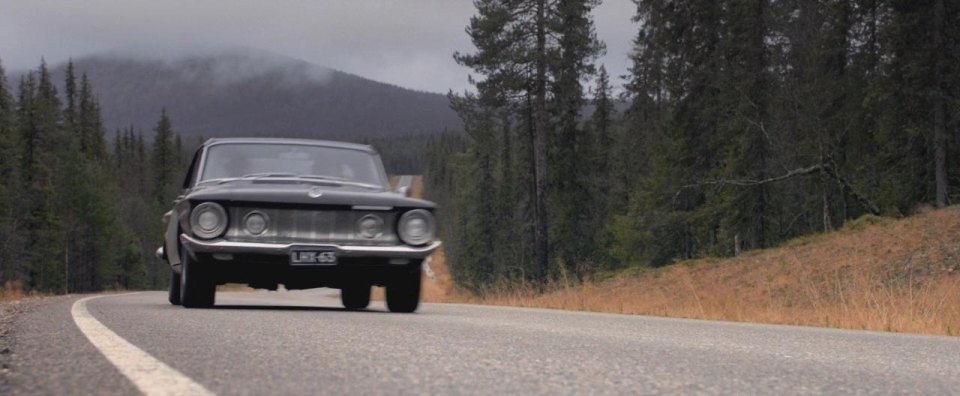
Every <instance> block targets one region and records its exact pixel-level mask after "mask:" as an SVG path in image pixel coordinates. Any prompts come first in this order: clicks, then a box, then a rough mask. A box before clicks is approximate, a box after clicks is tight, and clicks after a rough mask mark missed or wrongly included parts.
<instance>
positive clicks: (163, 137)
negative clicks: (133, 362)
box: [0, 62, 184, 293]
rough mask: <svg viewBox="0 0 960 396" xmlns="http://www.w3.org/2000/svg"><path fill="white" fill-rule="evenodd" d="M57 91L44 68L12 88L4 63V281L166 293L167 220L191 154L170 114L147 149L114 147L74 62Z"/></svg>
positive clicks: (134, 138) (0, 187)
mask: <svg viewBox="0 0 960 396" xmlns="http://www.w3.org/2000/svg"><path fill="white" fill-rule="evenodd" d="M63 86H64V92H63V94H62V95H60V94H58V90H57V87H56V84H55V82H54V81H52V80H51V74H50V72H49V70H48V69H47V66H46V64H45V63H42V64H41V65H40V67H39V69H37V70H35V71H32V72H30V73H28V74H26V75H25V76H23V77H22V78H21V80H20V81H19V85H18V88H17V89H16V90H15V92H16V96H14V94H13V92H14V90H12V89H11V87H10V85H9V84H8V82H7V81H6V75H5V73H4V72H3V69H2V67H0V283H3V284H7V285H9V284H11V283H8V282H17V283H19V284H21V285H22V287H24V288H26V289H28V290H36V291H41V292H53V293H67V292H70V293H72V292H86V291H96V290H104V289H120V288H123V289H141V288H155V287H160V286H161V285H162V284H164V282H166V280H167V278H168V275H169V274H168V271H169V269H167V268H165V267H164V266H163V265H162V264H161V263H160V262H159V261H158V260H156V259H155V258H153V250H154V249H155V248H156V246H158V244H159V241H160V238H161V232H162V230H161V229H160V228H161V227H160V218H161V216H162V213H164V211H166V210H168V209H169V206H170V202H171V200H172V199H173V197H174V196H175V195H176V191H177V185H178V180H176V178H179V177H180V176H181V174H182V168H183V163H184V155H183V154H182V153H183V149H182V147H181V146H182V144H181V142H180V138H179V135H174V133H173V131H172V129H171V125H170V121H169V119H168V117H167V115H166V113H165V112H162V114H161V118H160V121H159V122H158V124H157V128H156V130H155V138H154V141H153V143H152V144H151V145H150V146H149V148H148V146H147V144H146V143H145V142H144V138H143V135H142V133H139V132H134V131H133V129H132V128H130V129H128V130H125V131H122V132H121V131H117V132H116V137H115V139H114V145H113V148H112V150H111V149H110V148H108V144H107V140H106V138H105V133H106V131H105V128H104V125H103V122H102V118H101V111H100V105H99V100H98V98H97V97H96V96H95V95H94V94H93V92H94V90H93V87H92V84H91V82H90V81H89V79H88V78H87V76H86V74H83V75H82V76H81V77H80V78H79V81H78V79H77V76H76V74H75V72H74V67H73V64H72V62H71V63H70V64H69V65H68V67H67V72H66V79H65V81H64V85H63Z"/></svg>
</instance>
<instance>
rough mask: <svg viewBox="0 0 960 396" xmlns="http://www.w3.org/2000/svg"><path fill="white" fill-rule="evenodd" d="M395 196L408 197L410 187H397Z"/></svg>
mask: <svg viewBox="0 0 960 396" xmlns="http://www.w3.org/2000/svg"><path fill="white" fill-rule="evenodd" d="M397 194H400V195H403V196H404V197H409V196H410V186H403V187H397Z"/></svg>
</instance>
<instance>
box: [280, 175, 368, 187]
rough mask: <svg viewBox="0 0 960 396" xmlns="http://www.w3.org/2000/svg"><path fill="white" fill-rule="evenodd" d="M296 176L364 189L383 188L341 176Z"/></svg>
mask: <svg viewBox="0 0 960 396" xmlns="http://www.w3.org/2000/svg"><path fill="white" fill-rule="evenodd" d="M297 177H298V178H301V179H313V180H316V181H320V182H327V183H330V184H334V185H339V186H351V187H360V188H366V189H370V190H381V189H383V187H382V186H378V185H376V184H368V183H360V182H354V181H348V180H347V179H344V178H342V177H334V176H322V175H297Z"/></svg>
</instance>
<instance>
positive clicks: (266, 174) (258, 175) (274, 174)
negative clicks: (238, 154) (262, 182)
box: [239, 172, 297, 179]
mask: <svg viewBox="0 0 960 396" xmlns="http://www.w3.org/2000/svg"><path fill="white" fill-rule="evenodd" d="M296 176H297V174H296V173H282V172H281V173H278V172H260V173H251V174H249V175H243V176H240V177H239V179H257V178H261V177H296Z"/></svg>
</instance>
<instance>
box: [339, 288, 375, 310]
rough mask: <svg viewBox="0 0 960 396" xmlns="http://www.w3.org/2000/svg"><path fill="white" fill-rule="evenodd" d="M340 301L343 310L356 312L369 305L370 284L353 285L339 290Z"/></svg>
mask: <svg viewBox="0 0 960 396" xmlns="http://www.w3.org/2000/svg"><path fill="white" fill-rule="evenodd" d="M340 301H341V302H343V306H344V308H346V309H348V310H351V311H357V310H361V309H364V308H366V307H367V306H368V305H370V284H368V283H354V284H348V285H344V286H343V288H342V289H340Z"/></svg>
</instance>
